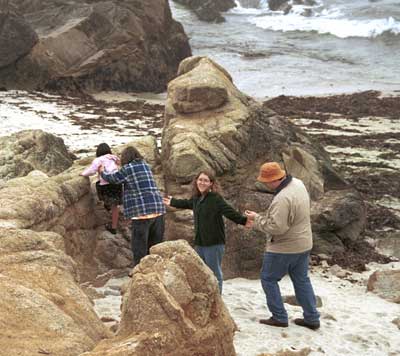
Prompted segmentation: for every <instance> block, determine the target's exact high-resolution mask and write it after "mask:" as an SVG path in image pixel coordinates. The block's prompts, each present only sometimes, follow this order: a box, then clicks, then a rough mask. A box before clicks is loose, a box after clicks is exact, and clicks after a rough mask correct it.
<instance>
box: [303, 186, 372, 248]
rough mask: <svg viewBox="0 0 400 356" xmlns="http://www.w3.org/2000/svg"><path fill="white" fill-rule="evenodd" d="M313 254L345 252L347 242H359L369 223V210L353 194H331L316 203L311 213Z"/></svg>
mask: <svg viewBox="0 0 400 356" xmlns="http://www.w3.org/2000/svg"><path fill="white" fill-rule="evenodd" d="M311 217H312V222H313V234H314V252H315V253H325V254H331V253H333V252H335V251H343V249H344V245H345V243H346V242H348V241H355V240H357V239H359V238H360V236H361V233H362V232H363V230H364V227H365V223H366V208H365V205H364V202H363V200H362V198H361V196H360V194H359V193H357V192H356V191H354V190H332V191H329V192H326V193H325V194H324V196H323V198H322V199H320V200H318V201H316V202H315V203H314V204H313V206H312V212H311Z"/></svg>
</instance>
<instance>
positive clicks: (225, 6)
mask: <svg viewBox="0 0 400 356" xmlns="http://www.w3.org/2000/svg"><path fill="white" fill-rule="evenodd" d="M174 1H175V2H177V3H179V4H182V5H185V6H187V7H188V8H190V9H192V10H193V12H194V13H195V14H196V16H197V17H198V18H199V19H200V20H202V21H207V22H223V21H225V19H224V17H223V16H222V15H221V12H224V11H228V10H229V9H232V8H234V7H235V6H236V4H235V1H233V0H174Z"/></svg>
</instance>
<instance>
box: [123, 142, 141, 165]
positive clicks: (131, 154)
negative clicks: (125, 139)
mask: <svg viewBox="0 0 400 356" xmlns="http://www.w3.org/2000/svg"><path fill="white" fill-rule="evenodd" d="M142 159H143V156H142V155H141V154H140V152H139V151H138V150H137V149H136V148H135V147H133V146H128V147H126V148H125V149H124V150H123V151H122V152H121V164H122V165H125V164H128V163H131V162H132V161H140V160H142Z"/></svg>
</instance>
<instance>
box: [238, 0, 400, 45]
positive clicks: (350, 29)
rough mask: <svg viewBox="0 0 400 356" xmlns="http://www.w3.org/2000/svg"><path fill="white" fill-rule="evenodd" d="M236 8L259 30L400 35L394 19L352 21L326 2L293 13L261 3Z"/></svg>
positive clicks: (341, 35)
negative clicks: (284, 12) (325, 3)
mask: <svg viewBox="0 0 400 356" xmlns="http://www.w3.org/2000/svg"><path fill="white" fill-rule="evenodd" d="M236 5H237V6H236V8H234V9H232V10H231V13H234V14H240V15H244V16H248V21H249V22H250V23H252V24H254V25H256V26H257V27H260V28H263V29H267V30H272V31H282V32H288V31H303V32H311V31H315V32H317V33H320V34H331V35H334V36H336V37H339V38H347V37H366V38H374V37H377V36H379V35H381V34H383V33H385V32H391V33H392V34H395V35H397V34H400V21H397V20H396V19H395V18H393V17H390V16H389V17H386V18H376V19H361V18H360V19H355V18H348V16H349V15H346V14H344V13H343V12H342V10H341V9H340V8H339V7H335V8H324V6H323V4H322V3H317V5H316V6H314V7H312V6H302V5H294V6H293V7H292V9H291V11H290V13H289V14H287V15H284V14H283V13H282V12H281V11H271V10H269V8H268V4H267V1H261V2H260V5H259V7H258V8H247V7H243V6H242V5H241V4H240V1H236ZM306 9H308V10H312V15H311V16H304V11H305V10H306Z"/></svg>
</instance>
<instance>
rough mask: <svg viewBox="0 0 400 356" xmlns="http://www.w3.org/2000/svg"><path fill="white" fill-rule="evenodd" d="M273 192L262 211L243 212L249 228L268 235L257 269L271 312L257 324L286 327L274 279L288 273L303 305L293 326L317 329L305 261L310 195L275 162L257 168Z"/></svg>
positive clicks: (308, 244) (309, 240)
mask: <svg viewBox="0 0 400 356" xmlns="http://www.w3.org/2000/svg"><path fill="white" fill-rule="evenodd" d="M257 180H258V181H259V182H262V183H264V184H265V185H266V187H267V188H268V189H269V190H271V191H273V192H274V199H273V200H272V203H271V205H270V206H269V208H268V210H267V212H266V214H257V213H256V212H254V211H246V212H245V214H246V216H247V218H248V219H249V220H251V221H252V222H253V225H252V227H253V228H254V229H256V230H259V231H262V232H265V233H267V234H268V235H269V237H270V238H269V239H268V241H267V244H266V251H265V253H264V260H263V267H262V270H261V284H262V287H263V289H264V292H265V294H266V297H267V306H268V309H269V311H270V312H271V314H272V317H271V318H269V319H261V320H260V323H262V324H266V325H270V326H278V327H287V326H288V315H287V312H286V309H285V307H284V305H283V301H282V296H281V292H280V289H279V285H278V282H279V281H280V280H281V279H282V278H283V277H284V276H285V275H286V274H289V276H290V279H291V280H292V283H293V286H294V290H295V294H296V299H297V301H298V303H299V304H300V305H301V307H302V308H303V318H301V319H295V320H294V322H295V323H296V324H297V325H300V326H304V327H307V328H309V329H312V330H317V329H318V328H319V327H320V321H319V317H320V315H319V313H318V311H317V309H316V298H315V294H314V291H313V287H312V285H311V281H310V278H309V277H308V263H309V257H310V251H311V248H312V232H311V221H310V197H309V195H308V192H307V189H306V187H305V186H304V184H303V182H302V181H301V180H300V179H297V178H294V177H292V176H290V175H287V174H286V172H285V171H284V170H282V168H281V167H280V165H279V164H278V163H277V162H267V163H264V164H263V165H262V166H261V167H260V173H259V176H258V177H257Z"/></svg>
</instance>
